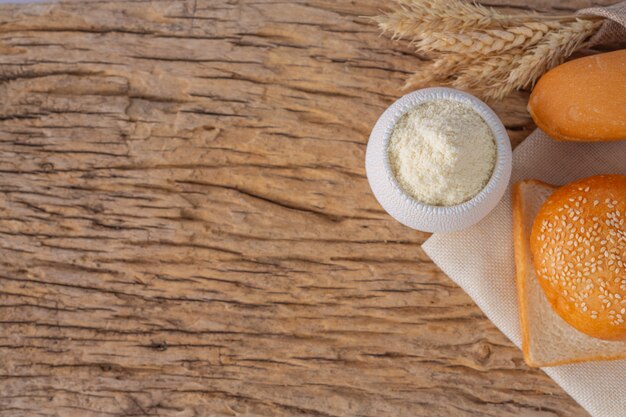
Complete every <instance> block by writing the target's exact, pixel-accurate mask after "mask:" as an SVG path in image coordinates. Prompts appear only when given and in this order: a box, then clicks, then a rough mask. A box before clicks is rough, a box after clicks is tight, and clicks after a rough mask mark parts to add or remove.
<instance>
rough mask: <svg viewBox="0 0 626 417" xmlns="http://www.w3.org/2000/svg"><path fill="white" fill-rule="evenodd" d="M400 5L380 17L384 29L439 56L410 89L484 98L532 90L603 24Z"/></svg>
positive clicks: (419, 1)
mask: <svg viewBox="0 0 626 417" xmlns="http://www.w3.org/2000/svg"><path fill="white" fill-rule="evenodd" d="M394 3H395V5H396V7H395V8H394V10H393V11H391V12H390V13H387V14H383V15H381V16H378V17H376V18H375V19H374V20H375V21H376V22H377V23H378V25H379V27H380V28H381V29H382V30H383V32H391V33H392V36H393V37H394V38H406V39H408V40H410V41H411V42H412V44H413V45H414V46H415V47H416V49H417V50H418V51H419V52H420V53H423V54H427V55H430V56H433V57H434V59H433V60H432V61H431V63H430V65H427V66H425V67H424V68H422V70H421V71H419V72H418V73H416V74H414V75H413V76H412V77H410V78H409V80H408V81H407V86H424V85H428V84H432V83H441V84H446V85H452V86H454V87H457V88H463V89H467V90H472V91H474V92H476V93H478V94H480V95H481V96H482V97H484V98H502V97H504V96H505V95H506V94H508V93H510V92H511V91H513V90H515V89H520V88H525V87H529V86H531V85H532V84H533V83H534V82H535V81H536V80H537V78H538V77H539V76H540V75H541V74H542V73H543V72H545V71H547V70H548V69H550V68H552V67H553V66H555V65H558V64H560V63H561V62H562V61H563V60H564V59H565V58H567V57H568V56H569V55H571V54H572V53H573V52H574V51H576V50H578V49H580V48H581V47H583V46H584V45H585V43H586V41H587V40H588V39H589V38H590V37H591V36H592V35H593V34H594V33H595V32H596V31H597V29H598V27H599V26H600V25H601V23H602V20H601V19H598V18H594V17H584V18H581V17H576V16H572V15H567V16H547V15H540V14H537V13H523V14H516V15H505V14H501V13H498V12H496V11H494V10H493V9H491V8H486V7H483V6H480V5H476V4H471V3H465V2H462V1H459V0H445V1H444V0H394Z"/></svg>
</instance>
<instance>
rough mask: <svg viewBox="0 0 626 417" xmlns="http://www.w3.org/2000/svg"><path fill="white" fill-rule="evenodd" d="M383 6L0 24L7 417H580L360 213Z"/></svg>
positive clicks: (129, 8) (394, 88)
mask: <svg viewBox="0 0 626 417" xmlns="http://www.w3.org/2000/svg"><path fill="white" fill-rule="evenodd" d="M610 2H611V0H606V1H602V2H598V3H603V4H607V3H610ZM501 3H506V4H508V5H509V6H512V7H515V8H520V9H526V8H527V6H526V4H528V2H527V1H525V0H507V1H505V2H501ZM501 3H498V4H494V6H496V7H498V8H499V7H503V5H502V4H501ZM547 3H548V2H545V1H535V2H530V4H531V6H534V7H537V8H539V9H542V10H550V9H551V8H550V6H549V4H547ZM553 3H554V10H553V11H556V12H563V11H565V10H575V9H577V8H580V7H584V6H588V5H589V4H591V2H590V1H583V0H568V1H556V0H555V1H553ZM384 5H385V2H384V1H374V0H360V1H334V0H298V1H284V2H273V1H252V0H250V1H233V0H197V1H194V0H188V1H140V0H136V1H121V0H120V1H97V2H85V1H84V0H79V1H74V2H67V3H63V4H59V5H45V4H44V5H41V4H39V5H29V6H2V7H1V8H0V22H1V26H0V32H1V33H0V51H1V52H2V54H1V56H0V75H1V77H2V83H1V89H2V90H1V91H2V94H1V97H2V101H1V104H0V416H2V417H5V416H6V417H20V416H81V417H82V416H87V417H89V416H152V415H158V416H175V417H187V416H234V415H237V416H294V415H303V416H324V417H329V416H394V417H396V416H429V417H430V416H446V417H447V416H498V417H502V416H545V417H548V416H584V415H586V413H585V412H584V411H583V410H582V409H581V408H580V406H578V405H577V404H576V403H575V402H574V401H573V400H572V399H571V398H569V397H568V396H567V395H566V394H565V393H564V392H563V391H562V390H561V389H560V388H559V387H558V386H557V385H556V384H555V383H554V382H553V381H552V380H551V379H550V378H548V377H547V376H546V375H545V374H544V373H543V372H541V371H539V370H533V369H529V368H528V367H526V366H525V364H524V362H523V360H522V355H521V353H520V351H519V350H518V349H517V348H515V347H514V346H513V345H512V344H511V343H510V342H509V341H508V340H507V339H506V338H505V337H504V336H503V335H502V334H501V333H500V332H499V331H498V330H497V329H496V328H495V327H494V326H493V325H492V324H491V322H489V321H488V320H487V319H486V318H485V317H484V316H483V314H482V313H481V311H480V310H479V309H478V308H477V307H476V306H475V305H474V304H473V303H472V301H471V300H470V299H469V297H468V296H467V295H466V294H465V293H464V292H463V291H462V290H461V289H460V288H458V287H457V286H456V285H455V284H454V283H453V282H452V281H450V280H449V279H448V278H447V277H446V276H445V275H444V274H443V273H441V271H439V269H438V268H437V267H436V266H435V265H434V264H433V263H432V262H431V261H430V260H429V259H428V257H427V256H426V255H425V254H424V252H423V251H422V250H421V247H420V245H421V243H423V242H424V240H425V239H426V238H427V237H428V235H427V234H424V233H418V232H414V231H411V230H409V229H407V228H405V227H402V226H401V225H400V224H398V223H396V222H395V221H394V220H392V219H391V218H390V217H389V216H388V215H386V214H385V212H384V211H383V210H382V209H381V208H380V206H379V205H378V204H377V202H376V201H375V199H374V198H373V196H372V194H371V192H370V189H369V186H368V184H367V180H366V178H365V173H364V155H365V145H366V143H367V138H368V135H369V132H370V129H371V128H372V126H373V124H374V122H375V121H376V119H377V118H378V116H379V115H380V114H381V112H382V111H383V110H384V109H385V108H386V106H388V105H389V104H390V103H391V102H392V101H394V100H395V99H396V98H398V97H399V96H400V95H402V94H403V90H402V88H401V87H402V84H403V82H404V80H405V78H406V77H407V75H408V74H410V73H411V71H413V70H415V69H416V68H418V67H419V65H420V58H418V57H417V56H416V55H415V54H414V53H413V51H412V50H411V48H410V47H408V46H407V45H405V44H403V43H397V42H392V41H390V40H389V39H388V38H386V37H381V36H379V32H378V30H377V28H376V27H375V26H373V25H372V24H370V22H369V21H368V20H367V19H365V18H364V17H363V16H370V15H374V14H376V13H377V11H378V10H379V9H380V8H381V7H383V6H384ZM527 97H528V96H527V93H518V94H515V95H513V96H511V97H509V98H508V99H506V100H504V101H502V102H500V103H497V104H495V106H494V108H495V110H496V111H497V113H498V114H499V116H500V117H501V118H502V120H503V121H504V123H505V124H506V126H507V128H508V131H509V134H510V136H511V138H512V140H513V142H514V144H517V143H519V142H520V141H521V140H522V139H523V138H524V137H525V136H526V135H527V134H529V133H530V132H531V131H532V130H533V128H534V126H533V124H532V121H531V120H530V118H529V116H528V114H527V112H526V110H525V103H526V100H527Z"/></svg>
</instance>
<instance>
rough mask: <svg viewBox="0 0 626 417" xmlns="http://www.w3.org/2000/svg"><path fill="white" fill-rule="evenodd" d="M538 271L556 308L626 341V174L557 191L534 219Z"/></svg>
mask: <svg viewBox="0 0 626 417" xmlns="http://www.w3.org/2000/svg"><path fill="white" fill-rule="evenodd" d="M530 247H531V252H532V256H533V262H534V266H535V272H536V273H537V278H538V280H539V283H540V285H541V287H542V288H543V291H544V293H545V295H546V297H547V298H548V300H549V301H550V304H551V305H552V308H553V309H554V310H555V311H556V313H557V314H558V315H559V316H561V317H562V318H563V320H565V321H566V322H567V323H569V324H570V325H571V326H572V327H574V328H576V329H577V330H579V331H581V332H583V333H585V334H587V335H589V336H592V337H596V338H599V339H604V340H626V265H624V262H626V176H623V175H598V176H595V177H590V178H586V179H583V180H580V181H576V182H573V183H571V184H568V185H566V186H564V187H561V188H559V189H558V190H557V191H555V192H554V193H553V194H552V195H551V196H550V197H549V198H548V199H547V200H546V202H545V203H544V204H543V205H542V206H541V208H540V210H539V213H538V214H537V217H536V218H535V221H534V223H533V228H532V231H531V238H530Z"/></svg>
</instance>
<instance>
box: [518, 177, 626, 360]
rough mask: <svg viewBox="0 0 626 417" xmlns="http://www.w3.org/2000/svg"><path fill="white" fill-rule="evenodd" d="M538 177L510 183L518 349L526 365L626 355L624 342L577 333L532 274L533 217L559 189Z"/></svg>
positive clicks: (618, 357) (620, 357) (615, 357)
mask: <svg viewBox="0 0 626 417" xmlns="http://www.w3.org/2000/svg"><path fill="white" fill-rule="evenodd" d="M558 188H559V187H555V186H553V185H549V184H546V183H543V182H541V181H538V180H524V181H520V182H518V183H517V184H515V185H514V187H513V243H514V248H515V267H516V275H515V280H516V284H517V294H518V301H519V318H520V329H521V331H522V351H523V352H524V360H525V361H526V363H527V364H528V365H529V366H533V367H540V366H558V365H565V364H570V363H577V362H589V361H600V360H603V361H606V360H613V359H626V341H615V340H602V339H597V338H595V337H591V336H588V335H586V334H585V333H582V332H579V331H578V330H576V329H575V328H573V327H572V326H570V325H569V324H568V323H567V322H565V321H564V320H563V319H562V318H561V317H560V316H559V315H557V314H556V312H555V311H554V309H553V308H552V305H551V304H550V302H549V301H548V299H547V297H546V295H545V293H544V291H543V289H542V288H541V285H539V280H538V279H537V274H536V273H535V266H534V265H533V258H532V255H531V251H530V234H531V231H532V227H533V222H534V220H535V218H536V217H537V213H538V212H539V209H540V208H541V206H542V205H543V203H544V202H545V201H546V200H547V199H548V198H549V197H550V196H551V195H552V194H553V193H554V192H555V191H556V190H557V189H558Z"/></svg>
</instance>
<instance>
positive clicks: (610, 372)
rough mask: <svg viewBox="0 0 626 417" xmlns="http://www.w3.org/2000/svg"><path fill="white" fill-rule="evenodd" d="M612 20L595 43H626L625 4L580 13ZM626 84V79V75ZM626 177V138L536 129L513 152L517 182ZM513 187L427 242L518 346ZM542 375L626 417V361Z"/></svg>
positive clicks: (597, 407) (595, 411)
mask: <svg viewBox="0 0 626 417" xmlns="http://www.w3.org/2000/svg"><path fill="white" fill-rule="evenodd" d="M579 14H584V15H590V14H591V15H597V16H603V17H606V18H607V20H606V21H605V23H604V24H603V25H602V26H601V28H600V30H599V31H598V33H597V34H596V35H595V36H594V37H593V38H592V39H591V43H592V44H593V45H598V44H603V43H612V42H617V41H625V40H626V1H625V2H622V3H619V4H616V5H613V6H610V7H604V8H601V7H594V8H590V9H584V10H581V11H580V12H579ZM624 77H625V81H624V82H626V74H625V76H624ZM608 173H613V174H615V173H619V174H624V175H626V141H621V142H613V143H610V142H606V143H567V142H556V141H554V140H552V139H550V138H549V137H548V136H547V135H546V134H545V133H543V132H542V131H540V130H539V129H537V130H536V131H535V132H534V133H533V134H531V135H530V136H529V137H528V138H527V139H526V140H525V141H524V142H523V143H522V144H521V145H519V146H518V147H517V149H515V151H514V152H513V174H512V176H511V184H514V183H515V182H517V181H520V180H523V179H529V178H535V179H539V180H542V181H545V182H547V183H550V184H559V185H560V184H565V183H568V182H570V181H573V180H576V179H579V178H584V177H587V176H590V175H595V174H608ZM512 236H513V223H512V204H511V189H510V187H509V190H508V191H507V193H506V194H505V196H504V198H503V199H502V201H501V202H500V204H499V205H498V206H497V207H496V208H495V209H494V210H493V212H491V213H490V214H489V215H488V216H487V217H486V218H485V219H483V220H482V221H481V222H480V223H478V224H477V225H475V226H473V227H471V228H469V229H466V230H463V231H461V232H455V233H437V234H434V235H433V236H432V237H431V238H430V239H428V241H426V243H424V245H423V249H424V250H425V251H426V253H427V254H428V255H429V256H430V257H431V259H432V260H433V261H434V262H435V263H436V264H437V265H438V266H439V267H440V268H441V269H442V270H443V272H445V273H446V274H447V275H448V276H449V277H450V278H451V279H452V280H453V281H455V282H456V283H457V284H459V286H461V287H462V288H463V289H464V290H465V291H466V292H467V293H468V294H469V296H470V297H472V299H473V300H474V301H475V302H476V304H477V305H478V306H479V307H480V308H481V309H482V310H483V311H484V312H485V314H486V315H487V317H488V318H489V319H490V320H491V321H492V322H493V323H494V324H495V325H496V326H497V327H498V328H499V329H500V330H501V331H502V332H503V333H504V334H505V335H506V336H507V337H508V338H509V339H511V341H512V342H513V343H515V344H516V345H517V346H520V345H521V332H520V327H519V318H518V310H517V293H516V287H515V261H514V253H513V237H512ZM543 370H544V371H545V372H546V373H547V374H548V375H549V376H550V377H552V379H554V380H555V381H556V383H557V384H559V385H560V386H561V387H562V388H563V389H564V390H565V391H566V392H567V393H568V394H569V395H571V396H572V398H574V400H576V401H577V402H578V403H579V404H580V405H581V406H582V407H583V408H585V409H586V410H587V411H588V412H589V414H591V415H592V416H594V417H626V360H619V361H604V362H588V363H582V364H574V365H564V366H555V367H549V368H543Z"/></svg>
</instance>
